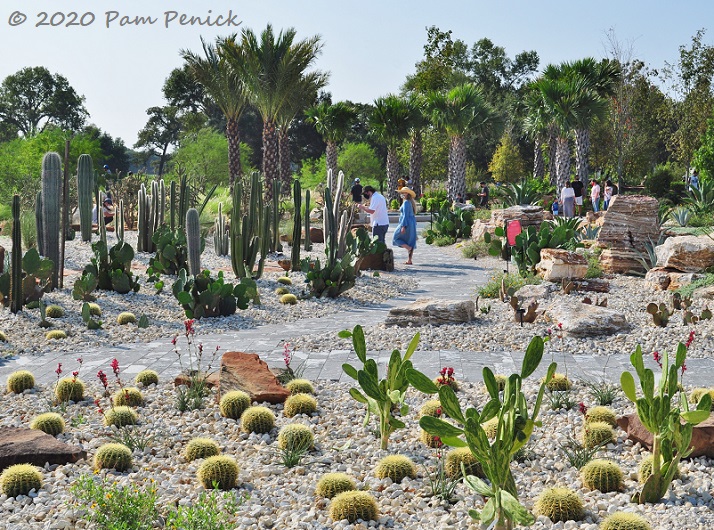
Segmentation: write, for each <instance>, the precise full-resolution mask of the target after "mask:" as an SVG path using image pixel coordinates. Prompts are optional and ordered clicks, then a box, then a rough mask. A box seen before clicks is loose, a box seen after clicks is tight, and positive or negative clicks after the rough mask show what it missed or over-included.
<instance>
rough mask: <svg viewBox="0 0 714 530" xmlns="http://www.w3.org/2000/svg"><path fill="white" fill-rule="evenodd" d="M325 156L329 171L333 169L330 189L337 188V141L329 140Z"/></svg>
mask: <svg viewBox="0 0 714 530" xmlns="http://www.w3.org/2000/svg"><path fill="white" fill-rule="evenodd" d="M325 158H326V162H327V171H328V174H329V171H330V170H332V180H331V181H330V183H329V184H330V189H331V190H334V189H335V183H336V182H337V142H335V141H334V140H328V141H327V148H326V149H325Z"/></svg>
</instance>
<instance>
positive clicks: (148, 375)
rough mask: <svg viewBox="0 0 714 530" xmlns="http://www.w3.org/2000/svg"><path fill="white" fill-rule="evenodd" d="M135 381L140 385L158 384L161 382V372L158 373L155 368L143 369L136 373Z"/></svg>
mask: <svg viewBox="0 0 714 530" xmlns="http://www.w3.org/2000/svg"><path fill="white" fill-rule="evenodd" d="M134 382H135V383H136V384H137V385H138V384H141V385H144V386H149V385H158V384H159V374H157V373H156V372H155V371H153V370H142V371H141V372H139V373H138V374H136V378H135V379H134Z"/></svg>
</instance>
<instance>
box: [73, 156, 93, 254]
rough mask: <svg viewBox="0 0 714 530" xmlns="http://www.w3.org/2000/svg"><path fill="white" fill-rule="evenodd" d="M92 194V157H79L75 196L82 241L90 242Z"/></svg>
mask: <svg viewBox="0 0 714 530" xmlns="http://www.w3.org/2000/svg"><path fill="white" fill-rule="evenodd" d="M93 192H94V168H93V167H92V157H91V156H89V155H80V156H79V160H77V194H78V197H79V229H80V231H81V233H82V241H91V240H92V195H93ZM97 208H98V206H97Z"/></svg>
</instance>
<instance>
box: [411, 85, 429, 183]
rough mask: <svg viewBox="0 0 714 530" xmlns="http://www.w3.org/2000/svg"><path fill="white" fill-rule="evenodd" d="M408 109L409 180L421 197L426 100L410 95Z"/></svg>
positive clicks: (426, 124) (416, 95) (427, 119)
mask: <svg viewBox="0 0 714 530" xmlns="http://www.w3.org/2000/svg"><path fill="white" fill-rule="evenodd" d="M407 105H408V108H409V116H408V125H409V180H410V181H411V187H412V190H413V191H414V192H415V193H416V194H417V197H418V196H419V195H421V188H422V185H421V184H422V183H421V168H422V165H423V161H424V138H423V132H424V129H425V128H426V127H427V126H428V125H429V117H428V116H427V100H426V97H424V96H423V95H421V94H418V93H412V94H411V95H410V96H409V99H408V100H407Z"/></svg>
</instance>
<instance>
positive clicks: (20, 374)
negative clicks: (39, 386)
mask: <svg viewBox="0 0 714 530" xmlns="http://www.w3.org/2000/svg"><path fill="white" fill-rule="evenodd" d="M34 386H35V376H34V375H32V372H30V371H28V370H18V371H17V372H13V373H11V374H10V375H9V376H8V378H7V391H8V392H14V393H15V394H22V393H23V392H24V391H25V390H29V389H30V388H34Z"/></svg>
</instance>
